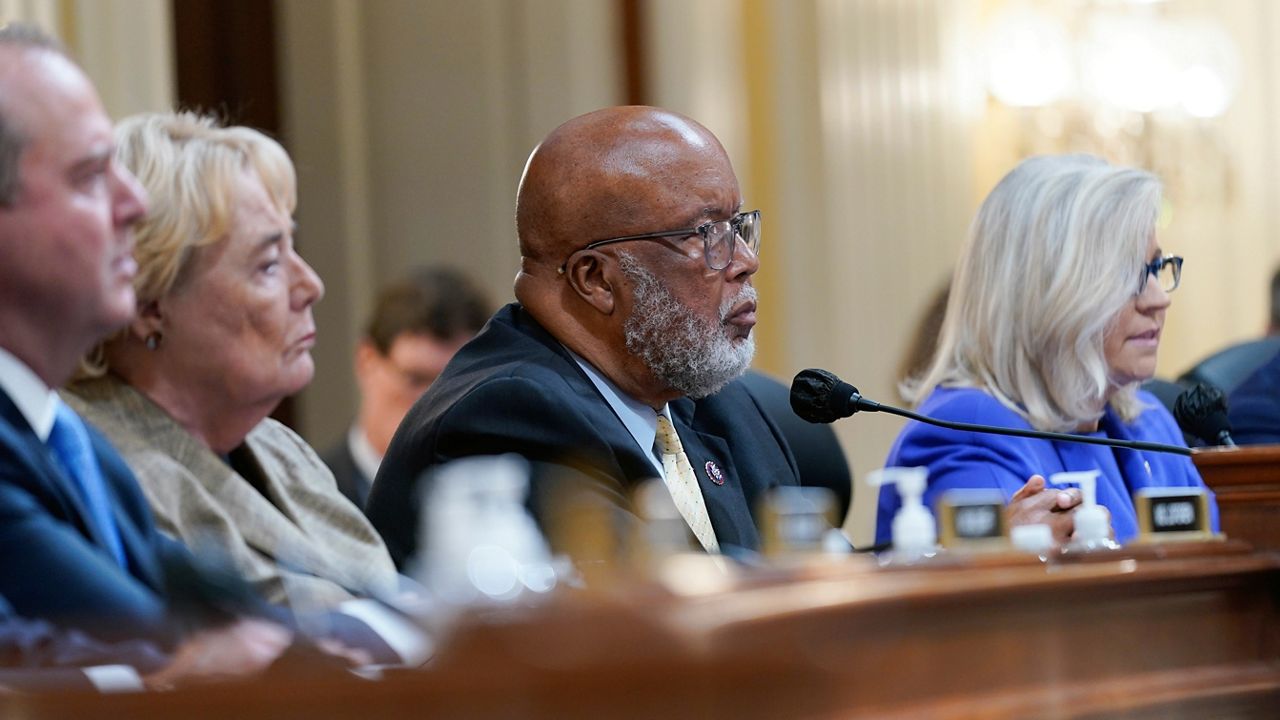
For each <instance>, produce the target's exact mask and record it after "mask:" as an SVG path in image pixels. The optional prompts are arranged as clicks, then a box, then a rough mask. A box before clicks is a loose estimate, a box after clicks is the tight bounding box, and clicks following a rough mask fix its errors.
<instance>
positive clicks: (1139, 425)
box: [876, 155, 1217, 542]
mask: <svg viewBox="0 0 1280 720" xmlns="http://www.w3.org/2000/svg"><path fill="white" fill-rule="evenodd" d="M1160 198H1161V188H1160V183H1159V181H1157V180H1156V178H1155V177H1153V176H1152V175H1151V174H1149V173H1147V172H1144V171H1142V170H1137V169H1133V168H1124V167H1117V166H1114V165H1109V164H1107V163H1106V162H1104V161H1102V160H1100V159H1098V158H1094V157H1089V156H1080V155H1076V156H1059V157H1036V158H1031V159H1029V160H1026V161H1024V162H1023V163H1021V164H1020V165H1018V167H1016V168H1014V170H1013V171H1012V172H1010V173H1009V174H1008V175H1006V176H1005V177H1004V179H1002V180H1001V181H1000V183H999V184H998V185H997V186H996V188H995V189H994V190H992V192H991V194H990V195H989V196H988V197H987V199H986V200H985V201H984V202H983V204H982V207H981V208H980V209H979V210H978V216H977V218H976V219H975V220H974V223H973V227H972V229H971V231H970V236H969V241H968V244H967V246H966V247H965V249H964V250H963V251H962V253H961V258H960V262H959V265H958V266H957V268H956V272H955V276H954V278H953V281H952V289H951V296H950V299H949V302H948V306H947V313H946V318H945V319H944V320H943V324H942V331H941V336H940V338H939V343H938V350H937V353H936V355H935V356H934V359H933V363H932V364H931V365H930V366H929V367H928V368H927V369H926V370H925V372H924V373H923V375H922V376H920V377H919V378H917V379H916V380H915V381H913V382H910V383H908V387H907V388H906V390H907V392H908V394H909V396H910V398H911V399H912V400H913V401H914V402H915V404H916V406H917V408H918V409H919V411H920V412H922V413H924V414H926V415H930V416H933V417H936V418H941V419H945V420H953V421H961V422H976V423H986V424H991V425H999V426H1005V427H1016V428H1036V429H1038V430H1051V431H1058V432H1070V433H1079V434H1084V435H1094V436H1105V437H1111V438H1116V439H1132V440H1145V441H1153V442H1160V443H1167V444H1177V445H1181V444H1183V440H1182V433H1181V432H1180V431H1179V430H1178V427H1177V425H1176V423H1175V422H1174V420H1173V418H1172V416H1171V415H1170V414H1169V412H1168V411H1167V410H1165V408H1164V407H1163V406H1162V405H1161V404H1160V403H1159V402H1158V401H1157V400H1156V399H1155V398H1154V396H1152V395H1150V394H1148V393H1145V392H1142V391H1140V390H1139V389H1138V386H1139V384H1140V383H1141V382H1142V381H1144V380H1147V379H1149V378H1150V377H1152V376H1153V375H1154V374H1155V369H1156V352H1157V350H1158V348H1159V345H1160V334H1161V331H1162V330H1163V327H1164V320H1165V313H1166V311H1167V310H1168V308H1169V302H1170V296H1169V293H1171V292H1172V291H1173V290H1175V289H1176V288H1177V287H1178V283H1179V281H1180V279H1181V273H1182V258H1180V257H1175V256H1170V255H1166V254H1165V253H1164V251H1163V250H1162V249H1161V247H1160V244H1159V239H1158V238H1157V237H1156V230H1155V226H1156V216H1157V213H1158V211H1159V207H1160ZM885 464H886V465H895V466H925V467H928V468H929V488H928V491H927V494H926V497H925V501H926V503H932V502H933V500H934V499H935V498H936V497H937V496H938V494H939V493H941V492H943V491H945V490H948V489H952V488H996V489H999V490H1001V491H1002V492H1003V493H1004V495H1005V499H1006V501H1008V502H1009V503H1010V506H1011V507H1010V509H1011V515H1012V521H1013V522H1014V523H1030V522H1045V523H1048V524H1049V525H1050V526H1051V527H1052V528H1053V529H1054V534H1055V537H1056V538H1057V540H1058V541H1059V542H1062V541H1065V540H1067V539H1068V538H1069V536H1070V532H1071V528H1072V527H1073V517H1072V515H1073V512H1074V508H1075V507H1076V506H1077V504H1078V502H1079V494H1078V493H1077V492H1070V493H1065V492H1060V491H1055V490H1046V489H1045V488H1044V480H1043V477H1045V476H1048V475H1049V474H1050V473H1054V472H1061V471H1067V470H1100V471H1101V475H1100V476H1099V478H1098V502H1099V504H1101V505H1104V506H1106V507H1107V509H1108V510H1109V511H1110V513H1111V522H1112V528H1113V529H1114V531H1115V535H1116V539H1117V540H1119V541H1120V542H1125V541H1127V540H1129V539H1131V538H1132V537H1133V536H1134V535H1135V534H1136V533H1137V518H1136V515H1135V511H1134V505H1133V501H1132V494H1133V491H1134V490H1136V489H1138V488H1142V487H1150V486H1188V487H1197V488H1203V487H1204V483H1203V482H1202V481H1201V479H1200V476H1199V474H1198V473H1197V472H1196V469H1195V466H1194V465H1192V463H1191V460H1190V458H1187V457H1183V456H1180V455H1170V454H1161V453H1154V452H1140V451H1136V450H1123V449H1112V448H1108V447H1104V446H1095V445H1082V444H1077V443H1066V442H1051V441H1048V440H1032V439H1027V438H1013V437H1004V436H997V435H983V434H977V433H967V432H957V431H953V430H945V429H942V428H935V427H932V426H928V425H923V424H921V423H917V422H911V423H909V424H908V425H907V426H906V427H905V428H904V429H903V431H902V433H901V434H900V435H899V436H898V439H897V440H896V441H895V443H894V445H893V448H892V450H891V451H890V453H889V458H888V460H887V461H886V463H885ZM900 504H901V500H900V498H899V496H898V494H897V492H896V491H895V490H894V489H892V488H890V487H886V488H884V489H883V490H881V493H880V506H879V512H878V515H877V527H876V539H877V542H886V541H887V540H888V539H889V527H890V523H891V521H892V518H893V515H894V514H895V513H896V511H897V509H898V507H899V506H900ZM1216 513H1217V511H1216V508H1215V509H1214V523H1215V524H1216V522H1217V520H1216Z"/></svg>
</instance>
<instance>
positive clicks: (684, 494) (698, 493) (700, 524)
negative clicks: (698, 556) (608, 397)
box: [655, 415, 720, 553]
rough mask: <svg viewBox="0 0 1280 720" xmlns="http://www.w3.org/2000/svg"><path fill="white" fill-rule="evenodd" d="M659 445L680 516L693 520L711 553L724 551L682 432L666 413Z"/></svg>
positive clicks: (661, 420)
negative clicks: (708, 513)
mask: <svg viewBox="0 0 1280 720" xmlns="http://www.w3.org/2000/svg"><path fill="white" fill-rule="evenodd" d="M655 440H656V444H657V446H658V449H659V450H661V451H662V470H663V473H664V474H665V475H666V478H665V479H666V484H667V490H669V491H670V492H671V499H672V500H673V501H675V504H676V509H677V510H679V511H680V516H681V517H683V518H684V521H685V522H687V523H689V527H690V528H692V529H693V534H694V535H696V536H697V538H698V542H700V543H702V547H703V548H704V549H706V551H707V552H710V553H718V552H720V543H719V542H717V541H716V533H715V530H713V529H712V527H711V517H710V516H709V515H707V503H706V501H705V500H703V498H702V489H701V488H699V487H698V479H697V478H696V477H694V475H693V468H692V467H691V466H690V465H689V456H688V455H685V454H684V446H683V445H682V444H681V443H680V436H679V435H677V434H676V429H675V427H673V426H672V425H671V421H670V420H668V419H667V418H666V416H665V415H658V434H657V437H656V438H655Z"/></svg>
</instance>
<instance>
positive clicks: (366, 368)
mask: <svg viewBox="0 0 1280 720" xmlns="http://www.w3.org/2000/svg"><path fill="white" fill-rule="evenodd" d="M380 357H382V353H381V352H379V351H378V348H377V346H376V345H374V344H373V341H372V340H370V339H369V338H367V337H362V338H360V341H359V342H357V343H356V352H355V357H353V358H352V363H351V365H352V369H354V370H355V374H356V384H357V385H359V386H360V391H361V392H362V393H363V392H364V387H365V384H366V383H367V382H368V379H369V377H370V375H371V374H372V373H373V372H374V370H375V368H376V363H377V361H378V358H380Z"/></svg>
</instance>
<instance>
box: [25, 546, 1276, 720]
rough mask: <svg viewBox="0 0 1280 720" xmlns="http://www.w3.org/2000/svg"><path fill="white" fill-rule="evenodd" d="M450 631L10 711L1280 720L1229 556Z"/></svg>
mask: <svg viewBox="0 0 1280 720" xmlns="http://www.w3.org/2000/svg"><path fill="white" fill-rule="evenodd" d="M674 577H675V578H676V579H675V580H673V581H671V582H669V583H668V584H667V585H665V586H654V585H647V586H632V587H630V588H626V589H622V588H620V589H619V590H618V591H617V592H615V593H612V594H609V595H605V596H595V595H583V596H574V597H564V598H561V599H559V600H558V601H557V602H555V603H551V604H548V605H545V606H543V607H539V608H533V609H528V610H525V611H521V612H516V613H512V612H504V613H502V614H500V615H495V616H491V617H489V618H486V619H484V621H483V622H480V621H477V622H474V623H470V624H466V625H463V626H461V627H460V628H459V629H458V631H457V632H456V634H455V635H454V636H453V637H452V638H450V639H448V640H447V641H446V642H445V643H444V645H443V647H442V649H441V651H440V653H439V655H438V656H437V659H436V660H435V662H434V664H433V667H432V668H431V669H429V670H427V671H412V672H408V671H404V672H398V673H393V674H391V675H389V676H388V677H387V678H386V679H384V680H383V681H381V682H378V683H368V682H363V681H358V680H353V679H348V678H341V677H339V678H329V679H315V680H307V679H304V680H289V681H282V680H270V681H261V682H257V683H247V684H239V685H230V686H227V685H224V686H219V687H211V688H203V689H194V690H186V691H182V692H177V693H171V694H168V695H159V696H119V697H109V698H88V697H85V696H79V697H48V698H22V699H17V700H11V701H9V703H8V704H7V705H4V706H0V715H4V716H6V717H9V716H13V717H24V718H31V719H33V720H49V719H52V718H72V717H75V718H83V717H93V716H102V717H106V716H111V717H130V718H139V719H141V720H147V719H149V718H162V717H181V718H195V719H199V718H233V717H234V718H249V719H253V718H280V719H289V718H299V719H303V718H305V719H306V720H323V719H325V718H359V719H360V720H377V719H380V718H400V717H458V716H465V717H480V718H489V717H494V718H497V717H530V718H535V717H536V718H600V717H609V718H617V717H622V718H632V717H634V718H654V717H662V718H685V717H688V718H695V717H696V718H717V717H723V718H830V717H890V718H918V717H938V718H969V717H983V718H1095V717H1125V718H1152V719H1154V718H1202V717H1232V718H1272V719H1273V718H1275V717H1277V716H1280V555H1277V554H1270V553H1256V552H1253V551H1251V550H1250V549H1249V548H1248V547H1247V546H1246V545H1245V544H1243V543H1235V542H1226V543H1196V544H1187V545H1177V546H1174V545H1169V546H1159V547H1150V548H1137V549H1133V550H1126V551H1121V552H1116V553H1112V554H1107V555H1099V556H1094V557H1091V558H1088V559H1086V560H1083V561H1071V562H1058V563H1054V564H1050V565H1045V564H1042V563H1040V562H1039V561H1037V560H1034V559H1030V560H1028V559H1023V558H1016V557H1008V556H985V557H972V558H967V559H966V558H961V559H955V558H953V559H951V560H950V561H949V562H941V563H938V564H937V565H936V566H933V567H920V568H907V569H882V568H878V567H876V565H875V563H874V561H872V560H871V559H870V558H866V557H857V558H852V559H850V560H849V561H848V562H844V563H840V564H831V563H811V564H806V565H802V566H796V567H792V568H790V569H785V570H770V571H758V572H753V573H749V574H745V575H741V576H738V577H735V578H733V579H731V580H728V581H725V582H721V583H716V582H708V579H709V578H711V579H713V578H714V576H713V575H708V574H707V573H706V572H705V569H703V570H688V569H686V571H684V572H683V573H681V572H677V573H676V574H675V575H674Z"/></svg>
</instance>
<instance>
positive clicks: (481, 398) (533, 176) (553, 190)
mask: <svg viewBox="0 0 1280 720" xmlns="http://www.w3.org/2000/svg"><path fill="white" fill-rule="evenodd" d="M516 224H517V232H518V235H519V240H520V252H521V266H520V273H519V275H518V276H517V278H516V284H515V294H516V299H517V301H518V302H516V303H513V304H511V305H508V306H506V307H505V308H503V309H501V310H499V311H498V313H497V314H496V315H495V316H494V317H493V318H492V319H491V320H490V321H489V323H488V325H486V327H485V329H484V330H483V331H482V332H481V333H480V335H479V336H477V337H476V339H475V340H473V341H472V342H471V343H468V344H467V345H466V346H464V347H463V348H462V350H460V351H459V352H458V354H457V355H455V356H454V359H453V360H452V361H451V362H450V363H449V366H448V367H447V368H446V369H445V372H444V374H443V375H441V377H440V378H439V379H438V380H437V381H436V383H435V384H434V385H432V387H431V389H430V390H428V391H427V393H426V394H425V395H424V396H423V397H422V399H421V400H419V401H418V403H417V404H416V405H415V406H414V408H413V409H412V410H411V411H410V413H409V415H408V416H407V417H406V419H405V421H404V422H403V423H402V424H401V425H400V428H399V430H398V431H397V432H396V435H395V438H394V439H393V440H392V442H391V447H390V449H389V450H388V453H387V457H386V459H385V460H384V461H383V465H382V468H381V469H380V470H379V471H378V476H377V479H376V480H375V481H374V488H373V492H372V494H371V495H370V498H369V504H368V507H367V509H366V512H367V514H368V515H369V518H370V519H371V520H372V521H373V524H374V526H375V527H377V528H378V530H379V532H381V533H382V536H383V538H384V539H385V540H386V541H387V546H388V548H389V549H390V550H391V554H392V557H393V559H395V560H396V562H397V563H399V564H403V563H404V562H405V561H406V560H407V559H408V557H409V556H410V555H412V554H413V552H414V550H415V547H416V544H417V517H418V511H417V507H416V503H415V502H414V498H415V496H416V488H415V485H416V483H417V481H418V478H419V475H420V474H421V473H422V471H423V470H424V469H426V468H430V467H433V466H435V465H438V464H440V463H444V462H447V461H449V460H452V459H455V458H459V457H463V456H468V455H482V454H495V453H504V452H515V453H519V454H520V455H523V456H524V457H526V458H527V459H529V460H530V461H531V462H532V463H533V466H534V467H533V486H532V503H531V504H532V507H533V509H534V512H535V515H537V516H538V517H539V518H540V519H542V520H543V521H544V524H545V521H546V519H547V517H548V516H549V515H550V514H553V513H554V512H555V511H556V510H557V508H556V507H555V503H557V502H558V501H557V500H556V499H555V498H553V497H552V494H551V493H550V492H549V487H550V485H551V484H552V483H551V482H550V481H549V478H552V477H556V476H563V475H565V474H566V473H567V474H569V475H572V476H573V477H575V478H576V479H577V480H581V479H583V478H585V479H588V480H589V482H590V483H591V484H592V485H593V490H594V491H596V492H597V494H598V495H600V496H603V497H606V498H608V499H609V500H611V501H612V502H613V503H614V504H616V506H618V507H621V508H627V507H628V495H629V492H630V490H631V489H632V487H633V486H634V485H635V484H636V483H637V482H639V481H641V480H644V479H647V478H654V477H658V478H662V479H663V480H664V482H665V484H666V485H667V487H668V488H669V489H670V490H671V494H672V499H673V500H674V501H675V505H676V507H677V509H678V510H679V511H680V513H681V515H682V516H683V517H684V518H685V520H686V522H687V523H688V524H689V526H690V528H691V529H692V530H693V532H694V535H695V536H696V537H697V539H698V542H699V543H700V544H701V545H702V546H703V547H704V548H706V549H707V550H708V551H712V552H715V551H731V550H732V549H734V548H746V549H753V548H755V547H757V546H758V543H759V537H758V534H757V530H756V524H755V521H754V519H753V517H752V514H751V511H752V509H753V508H754V506H755V503H756V500H757V499H758V498H759V496H760V495H761V494H762V493H763V491H765V490H767V489H768V488H770V487H773V486H776V485H779V484H794V483H795V482H796V470H795V463H794V460H793V459H792V457H791V454H790V452H789V451H788V450H787V448H786V445H785V443H784V441H783V440H782V439H781V435H780V433H779V432H778V430H777V428H776V427H775V426H774V425H773V424H772V423H771V422H770V421H769V420H767V419H766V418H765V416H764V415H763V414H762V413H761V410H760V408H759V407H758V406H757V404H756V402H755V401H754V400H753V399H752V397H751V396H750V395H749V394H748V393H747V392H746V390H745V389H744V388H743V387H742V386H741V384H740V383H738V382H736V381H735V379H736V378H737V377H738V376H740V375H741V374H742V373H743V372H744V371H745V370H746V369H747V366H748V365H749V364H750V362H751V357H752V354H753V352H754V344H753V343H754V341H753V338H752V337H751V330H752V327H753V326H754V325H755V310H756V293H755V290H754V289H753V288H752V286H751V276H752V275H753V274H754V273H755V272H756V270H757V269H758V268H759V261H758V259H757V257H756V252H757V250H758V248H759V213H757V212H745V213H744V212H743V208H742V194H741V191H740V189H739V187H738V181H737V178H736V177H735V175H734V172H733V168H732V166H731V165H730V162H729V158H728V156H727V154H726V153H725V151H724V148H723V147H721V145H720V143H719V141H717V140H716V138H715V137H714V136H713V135H712V134H711V133H710V132H709V131H708V130H707V129H706V128H704V127H702V126H701V125H699V124H697V123H696V122H694V121H692V120H690V119H689V118H686V117H683V116H680V115H677V114H675V113H672V112H668V111H665V110H659V109H656V108H647V107H619V108H607V109H604V110H600V111H597V112H594V113H590V114H587V115H584V116H581V117H578V118H575V119H573V120H570V121H569V122H567V123H565V124H564V125H561V126H560V127H559V128H557V129H555V130H554V131H552V133H551V134H550V135H549V136H548V137H547V138H546V140H544V141H543V142H542V144H541V145H539V146H538V147H537V148H536V149H535V150H534V151H533V154H532V155H531V156H530V158H529V161H528V163H527V165H526V167H525V172H524V177H523V178H522V179H521V183H520V190H519V194H518V197H517V207H516Z"/></svg>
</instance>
